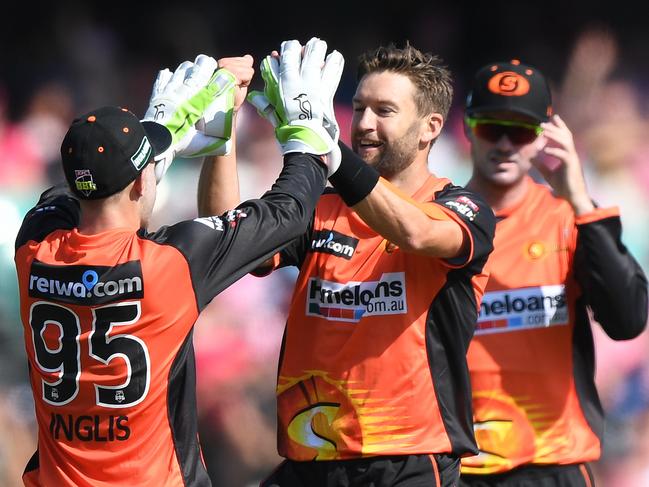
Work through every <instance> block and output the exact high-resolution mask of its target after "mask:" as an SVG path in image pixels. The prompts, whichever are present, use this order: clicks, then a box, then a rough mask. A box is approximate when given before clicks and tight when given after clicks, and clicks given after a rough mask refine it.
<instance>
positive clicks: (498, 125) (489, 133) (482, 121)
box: [464, 117, 543, 145]
mask: <svg viewBox="0 0 649 487" xmlns="http://www.w3.org/2000/svg"><path fill="white" fill-rule="evenodd" d="M464 120H465V121H466V124H467V125H468V126H469V127H470V128H471V131H472V132H473V134H474V135H475V136H476V137H480V138H481V139H484V140H486V141H488V142H493V143H495V142H498V141H499V140H500V138H501V137H502V136H503V135H506V136H507V138H508V139H509V140H510V141H511V142H512V143H513V144H516V145H522V144H529V143H530V142H533V141H534V140H535V139H536V138H537V137H538V136H539V135H541V134H542V133H543V128H541V126H540V125H534V124H531V123H524V122H513V121H509V120H494V119H491V118H472V117H465V119H464Z"/></svg>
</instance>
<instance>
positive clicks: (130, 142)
mask: <svg viewBox="0 0 649 487" xmlns="http://www.w3.org/2000/svg"><path fill="white" fill-rule="evenodd" d="M170 145H171V133H170V132H169V130H167V128H166V127H164V126H162V125H160V124H157V123H155V122H140V120H139V119H138V118H137V117H136V116H135V115H134V114H133V113H131V112H129V111H128V110H127V109H125V108H119V107H104V108H99V109H98V110H93V111H92V112H89V113H86V114H85V115H82V116H81V117H79V118H77V119H75V120H74V121H73V122H72V125H71V126H70V128H69V130H68V133H67V134H66V135H65V138H64V139H63V143H62V144H61V160H62V162H63V172H64V173H65V178H66V179H67V181H68V184H69V186H70V189H71V190H72V192H73V193H74V194H75V195H76V196H78V197H79V198H82V199H90V200H94V199H100V198H106V197H108V196H111V195H113V194H115V193H117V192H118V191H121V190H122V189H124V188H125V187H126V186H128V184H129V183H130V182H131V181H133V180H134V179H135V178H137V177H138V175H139V174H140V172H141V171H142V169H144V167H145V166H146V165H147V163H148V162H149V161H151V160H152V159H153V157H154V156H157V155H159V154H161V153H162V152H164V151H165V150H167V149H168V148H169V146H170Z"/></svg>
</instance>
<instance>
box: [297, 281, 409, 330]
mask: <svg viewBox="0 0 649 487" xmlns="http://www.w3.org/2000/svg"><path fill="white" fill-rule="evenodd" d="M407 312H408V305H407V301H406V276H405V273H404V272H390V273H385V274H382V275H381V278H380V279H379V280H377V281H363V282H347V283H344V284H343V283H339V282H332V281H325V280H324V279H320V278H318V277H312V278H310V279H309V282H308V285H307V295H306V314H307V316H319V317H321V318H324V319H326V320H331V321H348V322H353V323H356V322H358V321H360V319H361V318H364V317H367V316H382V315H396V314H405V313H407Z"/></svg>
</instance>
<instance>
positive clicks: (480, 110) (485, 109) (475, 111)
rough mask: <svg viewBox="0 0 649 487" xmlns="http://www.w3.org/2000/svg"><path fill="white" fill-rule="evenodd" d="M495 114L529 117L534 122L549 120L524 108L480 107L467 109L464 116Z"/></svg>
mask: <svg viewBox="0 0 649 487" xmlns="http://www.w3.org/2000/svg"><path fill="white" fill-rule="evenodd" d="M494 112H495V113H497V112H511V113H518V114H520V115H525V116H526V117H530V118H531V119H532V120H535V121H536V122H539V123H541V122H547V121H548V120H550V118H549V117H543V118H539V115H538V113H534V112H532V111H528V110H525V109H524V108H516V107H507V106H502V105H499V106H481V107H480V108H475V109H471V108H470V109H467V110H466V114H467V115H469V116H472V115H478V114H481V113H494Z"/></svg>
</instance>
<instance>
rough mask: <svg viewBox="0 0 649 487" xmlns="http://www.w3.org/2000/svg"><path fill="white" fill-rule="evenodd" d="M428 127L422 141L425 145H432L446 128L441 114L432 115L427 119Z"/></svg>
mask: <svg viewBox="0 0 649 487" xmlns="http://www.w3.org/2000/svg"><path fill="white" fill-rule="evenodd" d="M426 125H427V127H426V130H424V133H423V134H422V136H421V141H422V142H423V143H425V144H429V143H432V142H433V141H434V140H435V139H436V138H437V137H439V134H441V133H442V127H444V117H443V116H442V114H441V113H431V114H430V115H429V116H428V119H427V124H426Z"/></svg>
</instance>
